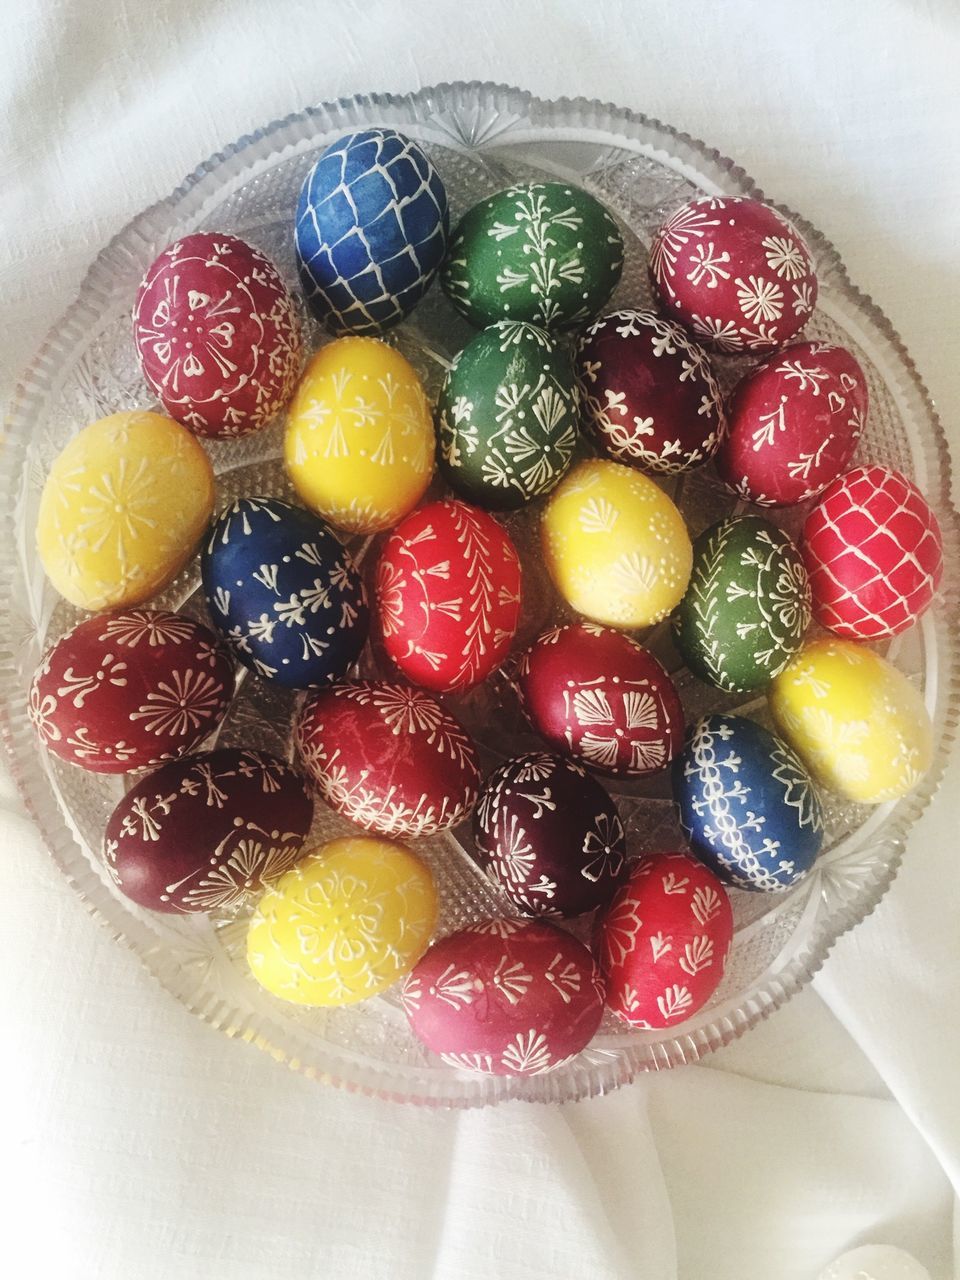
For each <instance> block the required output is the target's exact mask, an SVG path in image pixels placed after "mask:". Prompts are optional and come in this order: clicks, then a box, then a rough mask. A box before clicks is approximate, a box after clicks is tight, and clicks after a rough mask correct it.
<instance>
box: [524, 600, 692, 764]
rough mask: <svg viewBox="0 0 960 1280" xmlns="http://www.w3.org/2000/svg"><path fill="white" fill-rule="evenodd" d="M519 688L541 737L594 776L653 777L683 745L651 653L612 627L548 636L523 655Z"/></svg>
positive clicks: (666, 681) (673, 700)
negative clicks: (578, 762)
mask: <svg viewBox="0 0 960 1280" xmlns="http://www.w3.org/2000/svg"><path fill="white" fill-rule="evenodd" d="M518 682H519V690H520V697H521V700H522V702H523V706H524V710H525V711H526V713H527V716H528V717H529V719H530V723H531V724H532V725H533V727H534V729H535V730H536V731H537V733H538V734H539V735H540V737H541V738H543V739H544V741H545V742H547V743H548V744H549V745H550V746H551V747H553V749H554V750H555V751H559V752H561V753H562V754H564V755H568V756H573V757H574V758H576V759H578V760H580V761H581V762H582V763H583V764H585V765H587V766H588V767H589V768H591V769H596V770H597V771H598V772H600V773H608V774H613V775H618V776H627V775H638V774H646V773H655V772H656V771H657V770H658V769H662V768H663V767H664V766H665V765H667V764H669V763H670V761H671V760H672V759H673V757H674V756H675V755H676V753H677V752H678V751H679V750H680V747H681V746H682V744H683V707H682V706H681V704H680V697H679V694H678V693H677V690H676V688H675V687H674V683H673V681H672V680H671V679H670V677H669V676H668V675H667V673H666V671H664V669H663V667H662V666H661V665H660V663H659V662H658V661H657V659H656V658H655V657H654V656H653V654H652V653H650V652H649V651H648V650H646V649H644V648H643V646H642V645H639V644H637V642H636V641H635V640H631V639H630V637H629V636H625V635H624V634H623V632H621V631H614V630H613V629H612V628H611V627H598V626H596V625H594V624H593V623H590V622H576V623H570V624H569V625H568V626H564V627H557V628H555V629H554V630H552V631H547V632H546V633H545V634H544V635H542V636H540V638H539V639H538V640H536V641H535V642H534V644H533V645H531V647H530V648H529V649H528V650H527V652H526V653H525V654H524V655H523V658H522V659H521V662H520V670H519V676H518Z"/></svg>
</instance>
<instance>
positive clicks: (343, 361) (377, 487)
mask: <svg viewBox="0 0 960 1280" xmlns="http://www.w3.org/2000/svg"><path fill="white" fill-rule="evenodd" d="M434 444H435V441H434V434H433V418H432V414H431V409H430V404H429V402H428V400H427V397H426V394H425V392H424V390H423V385H422V383H421V382H420V379H419V378H418V377H417V374H416V371H415V370H414V369H413V367H412V365H410V364H408V363H407V361H406V360H405V359H404V358H403V356H402V355H401V354H400V352H399V351H394V350H393V348H392V347H388V346H387V345H386V343H383V342H378V341H377V339H376V338H340V339H338V340H337V341H336V342H329V343H327V345H326V346H324V347H321V348H320V350H319V351H318V352H317V354H316V355H315V356H314V357H313V359H312V360H311V361H310V363H309V364H308V365H307V368H306V370H305V371H304V374H303V377H302V378H301V380H300V384H299V386H298V387H297V392H296V395H295V396H294V399H293V403H292V404H291V406H290V411H289V413H288V415H287V433H286V437H285V441H284V456H285V459H286V464H287V471H288V472H289V474H290V479H291V480H292V481H293V484H294V487H295V488H296V490H297V492H298V493H299V495H300V497H301V498H302V499H303V501H304V502H305V503H306V505H307V506H308V507H310V508H311V509H312V510H313V511H315V512H317V514H318V515H321V516H323V517H324V519H326V520H329V521H330V523H331V524H332V525H335V526H336V527H337V528H338V529H344V530H346V531H347V532H348V533H377V532H380V531H381V530H384V529H389V528H391V526H393V525H395V524H396V523H397V521H398V520H399V519H401V518H402V517H403V516H405V515H406V514H407V512H408V511H412V510H413V508H414V507H415V506H416V505H417V503H418V502H419V501H420V499H421V498H422V497H423V494H424V491H425V490H426V488H427V485H428V484H429V483H430V478H431V476H432V475H433V465H434Z"/></svg>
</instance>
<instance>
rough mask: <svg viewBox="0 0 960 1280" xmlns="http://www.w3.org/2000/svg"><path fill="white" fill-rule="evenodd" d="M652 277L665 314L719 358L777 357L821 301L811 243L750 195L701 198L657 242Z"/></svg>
mask: <svg viewBox="0 0 960 1280" xmlns="http://www.w3.org/2000/svg"><path fill="white" fill-rule="evenodd" d="M650 272H651V275H652V276H653V283H654V286H655V288H656V290H657V292H658V294H659V295H660V302H661V305H662V306H663V309H664V311H665V312H666V313H667V314H668V315H669V316H671V317H673V318H674V319H676V320H679V321H680V323H681V324H684V325H686V326H687V328H689V329H692V330H693V332H694V333H695V334H696V335H697V336H698V337H699V338H700V339H701V341H702V342H704V343H706V344H707V345H709V346H711V347H714V348H716V349H717V350H718V351H725V352H729V353H732V352H738V351H774V350H776V348H777V347H781V346H783V344H784V343H785V342H789V341H790V339H791V338H792V337H794V336H795V335H796V334H798V333H799V332H800V330H801V329H802V328H803V326H804V325H805V324H806V323H807V321H808V320H809V318H810V315H811V313H812V312H813V308H814V306H815V304H816V301H817V276H816V270H815V268H814V265H813V259H812V258H811V256H810V250H809V249H808V248H807V246H806V244H805V243H804V240H803V237H802V236H801V235H800V233H799V231H797V229H796V227H794V226H793V225H792V224H791V223H789V222H788V221H787V220H786V218H784V217H783V215H782V214H779V213H777V211H776V210H775V209H772V208H771V207H770V205H768V204H764V203H763V202H762V201H760V200H750V199H746V198H744V197H743V196H698V197H697V198H696V199H694V200H688V201H687V203H686V204H684V205H681V207H680V208H679V209H678V210H677V211H676V212H675V213H673V214H671V216H670V217H669V218H668V219H667V220H666V222H664V223H663V225H662V226H661V227H660V229H659V230H658V231H657V233H656V235H655V236H654V238H653V245H652V247H651V251H650Z"/></svg>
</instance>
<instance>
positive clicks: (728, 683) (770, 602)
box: [673, 516, 810, 693]
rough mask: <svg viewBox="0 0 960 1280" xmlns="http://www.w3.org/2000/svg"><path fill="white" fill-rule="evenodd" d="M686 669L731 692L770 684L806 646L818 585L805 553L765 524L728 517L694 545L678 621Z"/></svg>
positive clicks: (676, 633) (677, 633)
mask: <svg viewBox="0 0 960 1280" xmlns="http://www.w3.org/2000/svg"><path fill="white" fill-rule="evenodd" d="M673 622H674V637H675V639H676V643H677V648H678V649H679V650H680V654H681V656H682V657H683V660H684V662H685V663H686V664H687V666H688V667H689V668H690V670H691V671H692V672H693V673H694V675H696V676H698V677H699V679H701V680H705V681H706V682H707V684H712V685H714V686H715V687H716V688H718V689H725V690H727V691H728V692H740V693H746V692H748V691H749V690H751V689H759V688H762V687H763V686H764V685H766V684H769V682H770V681H771V680H772V679H773V677H774V676H775V675H776V674H777V673H778V672H780V671H782V670H783V668H784V667H785V666H786V665H787V663H788V662H789V661H790V659H791V658H792V657H793V656H794V654H796V653H798V652H799V651H800V649H801V647H802V645H803V639H804V636H805V635H806V633H807V628H808V627H809V625H810V584H809V582H808V580H807V571H806V569H805V568H804V566H803V560H802V558H801V556H800V552H799V551H798V550H797V548H796V547H795V546H794V544H793V542H792V541H791V540H790V538H789V537H788V535H787V534H785V533H784V532H783V530H782V529H778V528H777V526H776V525H775V524H771V522H770V521H769V520H764V519H763V518H762V517H761V516H728V517H727V518H726V519H725V520H720V521H718V522H717V524H715V525H712V526H711V527H710V528H709V529H706V530H705V531H704V532H703V533H702V534H701V535H700V536H699V538H697V539H696V541H695V542H694V544H693V572H692V573H691V574H690V584H689V586H688V587H687V590H686V594H685V595H684V597H683V599H682V600H681V601H680V604H679V605H678V606H677V610H676V613H675V614H674V618H673Z"/></svg>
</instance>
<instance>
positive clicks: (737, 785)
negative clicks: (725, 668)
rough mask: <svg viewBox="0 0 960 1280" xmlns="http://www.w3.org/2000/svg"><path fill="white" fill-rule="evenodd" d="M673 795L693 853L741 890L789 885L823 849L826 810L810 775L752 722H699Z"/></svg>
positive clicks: (678, 763) (716, 718) (718, 718)
mask: <svg viewBox="0 0 960 1280" xmlns="http://www.w3.org/2000/svg"><path fill="white" fill-rule="evenodd" d="M673 796H674V800H675V801H676V804H677V809H678V814H679V818H680V825H681V827H683V830H684V833H685V835H686V837H687V839H688V840H689V842H690V846H691V848H692V849H693V851H694V853H695V854H696V855H697V857H698V858H700V860H701V861H702V862H705V863H706V865H707V866H708V867H710V869H711V870H712V871H714V872H716V874H717V875H718V876H719V877H720V879H721V880H723V881H724V882H725V883H726V884H729V885H733V886H734V887H735V888H737V889H751V890H754V891H757V892H760V893H777V892H780V891H782V890H784V889H789V888H790V887H791V886H792V885H794V884H796V883H797V881H798V880H800V879H802V878H803V876H805V875H806V874H807V872H808V871H809V870H810V868H811V867H812V866H813V863H814V859H815V858H816V856H817V854H818V853H819V852H820V846H821V845H822V843H823V809H822V808H821V805H820V799H819V796H818V795H817V792H816V790H815V788H814V785H813V782H812V781H811V779H810V775H809V774H808V773H807V771H806V769H805V768H804V767H803V765H802V764H801V762H800V759H799V757H798V756H797V755H796V754H795V753H794V752H793V751H792V750H791V749H790V747H789V746H787V744H786V743H785V742H784V741H783V740H782V739H781V738H777V737H774V735H773V734H772V733H768V731H767V730H766V729H764V728H763V727H762V726H761V725H759V724H756V723H755V722H754V721H753V720H746V719H744V718H743V717H742V716H728V715H711V716H704V717H703V719H701V720H698V721H697V723H696V724H695V725H694V726H693V729H692V730H691V731H690V733H689V735H688V738H687V742H686V745H685V747H684V749H683V751H682V752H681V754H680V755H679V756H678V757H677V758H676V760H675V761H674V763H673Z"/></svg>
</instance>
